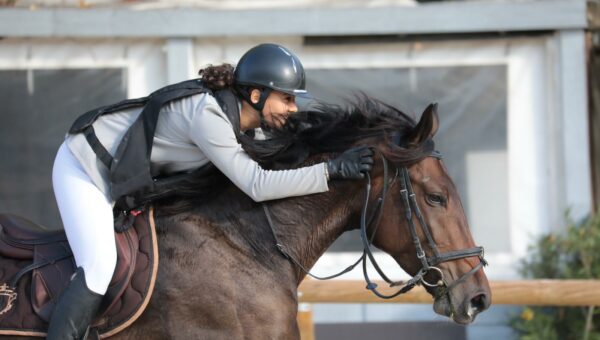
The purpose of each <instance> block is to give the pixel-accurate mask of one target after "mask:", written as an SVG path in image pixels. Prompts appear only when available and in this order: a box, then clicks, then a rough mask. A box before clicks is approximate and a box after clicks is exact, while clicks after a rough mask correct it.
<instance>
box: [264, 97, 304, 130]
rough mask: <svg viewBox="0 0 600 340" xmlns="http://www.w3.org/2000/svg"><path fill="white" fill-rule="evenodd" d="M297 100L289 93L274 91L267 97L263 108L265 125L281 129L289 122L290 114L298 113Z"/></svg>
mask: <svg viewBox="0 0 600 340" xmlns="http://www.w3.org/2000/svg"><path fill="white" fill-rule="evenodd" d="M297 111H298V106H297V105H296V98H295V97H294V96H292V95H289V94H287V93H283V92H279V91H272V92H271V93H270V94H269V96H268V97H267V101H266V102H265V106H264V108H263V115H264V118H265V123H266V124H267V125H268V126H269V127H272V128H275V129H279V128H281V127H282V126H283V125H284V124H285V122H286V121H287V119H288V117H289V115H290V114H292V113H294V112H297Z"/></svg>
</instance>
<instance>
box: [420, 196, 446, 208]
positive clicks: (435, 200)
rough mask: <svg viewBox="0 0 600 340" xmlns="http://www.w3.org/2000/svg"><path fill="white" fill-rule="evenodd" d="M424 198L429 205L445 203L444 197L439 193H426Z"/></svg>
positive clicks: (443, 204) (442, 204)
mask: <svg viewBox="0 0 600 340" xmlns="http://www.w3.org/2000/svg"><path fill="white" fill-rule="evenodd" d="M425 199H426V201H427V203H429V204H430V205H441V206H445V205H446V198H445V197H444V196H442V195H440V194H427V195H426V196H425Z"/></svg>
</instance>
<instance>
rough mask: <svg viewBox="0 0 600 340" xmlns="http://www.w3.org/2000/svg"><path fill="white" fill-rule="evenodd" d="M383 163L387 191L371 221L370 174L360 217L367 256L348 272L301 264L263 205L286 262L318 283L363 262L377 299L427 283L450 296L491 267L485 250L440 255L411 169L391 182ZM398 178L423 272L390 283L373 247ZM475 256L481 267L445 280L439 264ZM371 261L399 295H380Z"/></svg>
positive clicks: (438, 156) (403, 170)
mask: <svg viewBox="0 0 600 340" xmlns="http://www.w3.org/2000/svg"><path fill="white" fill-rule="evenodd" d="M430 157H434V158H436V159H438V160H441V158H442V156H441V154H440V153H439V152H437V151H433V152H432V153H431V154H430ZM382 162H383V177H384V182H383V183H384V184H383V189H382V191H381V195H380V197H379V198H378V199H377V202H376V203H375V207H374V209H373V211H372V213H371V216H370V217H369V218H368V219H367V211H368V210H369V209H368V208H369V207H368V205H369V199H370V193H371V176H370V175H369V173H367V174H366V176H367V184H366V188H365V202H364V204H363V207H362V211H361V218H360V236H361V240H362V243H363V253H362V255H361V256H360V257H359V258H358V260H357V261H356V262H354V263H353V264H352V265H350V266H349V267H347V268H346V269H344V270H342V271H341V272H339V273H337V274H333V275H330V276H325V277H320V276H316V275H313V274H312V273H310V271H309V270H308V269H306V268H305V267H304V266H303V265H302V264H301V263H300V262H298V261H297V260H296V259H295V258H294V257H293V256H292V255H291V254H290V253H289V252H288V251H287V250H286V248H285V246H284V245H283V244H282V243H281V242H280V241H279V239H278V238H277V234H276V233H275V227H274V224H273V220H272V217H271V213H270V211H269V208H268V206H267V204H266V203H263V204H262V205H263V210H264V213H265V216H266V218H267V221H268V224H269V227H270V228H271V232H272V234H273V237H274V239H275V245H276V247H277V249H278V250H279V252H280V253H281V254H283V256H284V257H285V258H286V259H288V260H289V261H290V262H292V263H293V264H295V265H296V266H298V267H299V268H300V269H301V270H302V271H303V272H304V273H306V274H307V275H309V276H310V277H313V278H315V279H317V280H329V279H333V278H336V277H338V276H341V275H343V274H345V273H347V272H349V271H351V270H352V269H354V268H355V267H356V266H357V265H358V264H359V263H361V262H362V268H363V276H364V279H365V282H366V283H367V286H366V288H367V289H368V290H370V291H371V292H373V294H375V295H376V296H378V297H380V298H383V299H391V298H394V297H396V296H398V295H400V294H404V293H406V292H408V291H410V290H411V289H412V288H414V287H415V286H417V285H420V284H423V285H425V286H428V287H441V288H442V289H443V293H445V294H449V292H450V291H451V290H452V289H453V288H454V287H456V286H457V285H458V284H460V283H462V282H464V281H466V280H467V279H468V278H469V277H471V276H472V275H474V274H475V273H476V272H477V271H479V270H480V269H481V268H483V267H484V266H486V265H487V262H486V261H485V259H484V250H483V247H473V248H468V249H463V250H454V251H449V252H446V253H443V254H440V252H439V250H438V248H437V245H436V243H435V241H434V240H433V237H432V236H431V231H430V228H429V227H428V225H427V223H426V222H425V219H424V218H423V215H422V214H421V210H420V209H419V205H418V203H417V199H416V194H415V192H414V190H413V188H412V183H411V181H410V177H409V173H408V168H407V167H402V168H396V172H395V175H394V177H393V178H392V179H391V180H389V170H388V161H387V160H386V159H385V157H383V156H382ZM398 178H399V179H400V194H401V196H402V202H403V207H404V216H405V219H406V221H407V222H408V226H409V230H410V233H411V237H412V241H413V244H414V246H415V249H416V256H417V258H418V259H419V261H420V262H421V269H420V270H419V271H418V272H417V274H415V275H414V276H413V277H412V278H411V279H409V280H408V281H392V280H390V279H389V278H388V277H387V276H386V275H385V273H384V272H383V270H381V268H380V267H379V265H378V264H377V261H376V260H375V257H374V256H373V252H372V251H371V244H372V241H373V238H374V236H375V234H376V232H377V228H378V226H379V222H380V220H381V216H382V215H383V208H382V207H383V206H384V202H385V199H386V197H387V194H388V191H389V188H390V187H391V186H392V184H393V183H394V182H395V181H396V180H397V179H398ZM413 216H416V218H417V220H418V221H419V225H420V226H421V229H422V230H423V233H424V235H425V237H426V238H427V243H428V245H429V248H430V249H431V251H432V252H433V256H429V257H428V256H427V254H426V253H425V251H424V250H423V246H422V244H421V240H420V239H419V236H418V234H417V228H416V226H415V223H414V221H413ZM373 222H375V224H374V227H373V228H374V229H373V231H372V233H371V237H370V238H369V237H368V235H367V228H368V226H370V225H372V224H373ZM473 256H477V257H478V258H479V264H477V265H476V266H475V267H473V268H472V269H471V270H470V271H468V272H467V273H465V274H463V275H462V276H461V277H459V278H458V279H456V280H454V281H453V282H451V283H450V284H448V282H446V280H445V278H444V274H443V272H442V270H441V269H440V268H439V267H438V265H439V264H440V263H443V262H448V261H454V260H459V259H463V258H467V257H473ZM367 259H368V260H369V261H370V262H371V265H372V266H373V268H375V270H376V271H377V273H378V274H379V275H380V276H381V278H382V279H383V280H384V281H385V282H387V283H388V284H389V286H390V287H398V286H400V288H399V289H398V290H397V291H396V292H394V293H392V294H390V295H385V294H383V293H381V292H379V291H378V290H377V284H376V283H375V282H373V281H371V279H370V278H369V275H368V273H367ZM429 272H436V273H437V274H438V275H439V279H438V281H437V282H434V283H432V282H428V281H427V280H426V279H425V275H427V273H429Z"/></svg>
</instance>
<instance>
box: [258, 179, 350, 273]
mask: <svg viewBox="0 0 600 340" xmlns="http://www.w3.org/2000/svg"><path fill="white" fill-rule="evenodd" d="M357 193H358V190H357V188H356V187H355V186H354V187H348V186H344V187H341V186H340V187H338V188H332V190H330V192H328V193H325V194H319V195H318V196H314V195H310V196H304V197H298V198H295V199H291V200H285V201H281V202H277V203H275V204H272V205H271V207H270V210H271V211H272V215H273V224H274V226H273V227H274V228H275V230H276V233H277V237H278V238H279V241H280V242H281V243H282V244H283V245H284V246H285V248H286V250H287V251H288V252H289V254H290V255H292V256H293V257H294V259H295V260H296V261H298V262H300V264H302V266H303V267H304V268H311V267H312V266H313V265H314V264H315V262H316V261H317V260H318V259H319V257H321V255H323V253H324V252H325V251H326V250H327V248H328V247H329V246H330V245H331V244H332V243H333V242H334V241H335V240H336V239H337V238H338V237H339V236H340V235H341V234H342V233H344V232H345V231H346V230H347V229H348V226H349V222H350V218H351V215H352V211H355V210H356V207H355V206H356V205H357V204H358V203H357ZM293 267H294V269H295V270H296V273H295V274H296V277H297V280H298V283H300V281H301V280H302V279H303V278H304V276H305V274H306V273H304V271H303V270H301V269H300V268H298V267H297V266H295V265H294V266H293Z"/></svg>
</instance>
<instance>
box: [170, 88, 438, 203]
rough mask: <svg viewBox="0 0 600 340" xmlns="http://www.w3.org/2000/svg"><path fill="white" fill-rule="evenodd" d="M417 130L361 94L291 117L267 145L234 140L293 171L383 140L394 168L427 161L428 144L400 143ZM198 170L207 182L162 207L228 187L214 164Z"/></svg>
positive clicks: (187, 187) (269, 164)
mask: <svg viewBox="0 0 600 340" xmlns="http://www.w3.org/2000/svg"><path fill="white" fill-rule="evenodd" d="M415 125H416V123H415V120H414V119H413V118H411V117H410V116H409V115H407V114H405V113H403V112H401V111H400V110H398V109H396V108H394V107H392V106H390V105H388V104H385V103H383V102H381V101H378V100H376V99H373V98H371V97H368V96H366V95H361V96H359V97H358V100H357V101H355V102H353V103H350V104H348V106H346V107H344V106H340V105H333V104H324V103H321V104H319V105H318V106H317V107H316V108H315V109H312V110H308V111H302V112H298V113H295V114H294V115H292V116H290V118H289V119H288V121H287V123H286V125H285V126H284V127H283V128H282V129H279V130H269V131H265V132H266V134H267V135H268V137H269V138H268V139H266V140H256V139H253V138H251V137H250V136H247V135H240V136H239V137H238V141H239V142H240V143H241V144H242V147H243V148H244V150H245V151H246V152H247V153H248V154H249V155H250V156H251V157H252V158H253V159H254V160H256V161H257V162H258V163H259V164H261V166H262V167H264V168H266V169H292V168H297V167H299V166H302V165H306V164H310V163H314V162H316V161H319V160H323V159H326V158H328V157H330V156H331V155H333V154H336V153H339V152H342V151H344V150H347V149H348V148H350V147H352V146H356V145H371V146H374V144H375V142H376V141H381V140H382V139H383V140H385V141H386V143H378V151H379V152H381V153H382V154H383V155H384V156H385V157H386V158H387V159H388V160H390V161H391V162H393V163H395V164H397V165H408V164H412V163H414V162H417V161H419V160H420V159H422V158H424V157H426V156H427V155H428V154H429V152H430V151H431V148H430V146H428V145H412V144H410V141H407V140H405V139H404V138H405V137H406V136H407V135H409V134H410V132H411V131H412V130H413V129H414V128H415ZM201 170H202V171H200V172H201V173H203V176H206V174H207V173H210V174H211V179H210V180H208V181H207V180H205V179H203V178H196V179H194V178H190V179H188V180H186V181H184V182H181V183H180V184H178V187H177V188H171V189H175V190H172V191H173V192H176V193H177V194H176V196H175V197H169V198H168V199H167V200H162V201H161V202H159V203H166V206H167V207H171V208H174V207H175V206H179V205H180V204H175V205H173V204H174V202H179V203H182V200H183V201H186V200H188V201H189V200H193V201H195V202H196V203H201V202H202V201H204V200H205V199H207V198H209V197H212V196H213V195H214V194H215V190H223V188H226V187H228V183H230V182H229V181H228V180H227V178H225V176H224V175H222V174H221V173H220V172H219V171H218V170H217V169H216V168H215V167H214V166H213V165H212V164H210V163H209V164H207V165H206V166H205V167H204V168H203V169H201ZM187 203H190V202H187ZM161 205H162V204H161ZM184 205H185V204H184ZM188 205H189V204H188ZM169 210H171V209H169ZM175 210H176V211H181V210H185V209H182V208H179V209H177V208H176V209H175Z"/></svg>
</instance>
